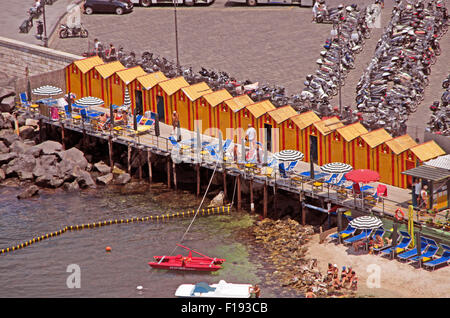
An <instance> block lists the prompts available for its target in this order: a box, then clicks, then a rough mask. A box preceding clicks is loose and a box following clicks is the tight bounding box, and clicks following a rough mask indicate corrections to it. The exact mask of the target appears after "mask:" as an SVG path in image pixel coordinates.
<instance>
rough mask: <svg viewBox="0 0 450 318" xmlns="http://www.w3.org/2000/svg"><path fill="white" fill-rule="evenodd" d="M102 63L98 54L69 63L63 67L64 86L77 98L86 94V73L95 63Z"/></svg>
mask: <svg viewBox="0 0 450 318" xmlns="http://www.w3.org/2000/svg"><path fill="white" fill-rule="evenodd" d="M101 64H103V60H102V59H101V58H100V57H98V56H92V57H88V58H85V59H81V60H77V61H74V62H72V63H70V64H69V65H68V66H66V68H65V75H66V88H67V91H68V92H71V93H74V94H75V95H76V97H77V98H81V97H84V96H88V94H89V92H88V78H87V76H86V73H87V72H89V71H90V70H91V69H93V68H94V67H95V66H97V65H101Z"/></svg>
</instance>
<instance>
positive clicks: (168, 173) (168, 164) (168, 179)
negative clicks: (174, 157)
mask: <svg viewBox="0 0 450 318" xmlns="http://www.w3.org/2000/svg"><path fill="white" fill-rule="evenodd" d="M166 163H167V186H168V187H169V189H171V188H172V184H171V180H170V170H171V168H172V167H171V165H170V157H167V162H166Z"/></svg>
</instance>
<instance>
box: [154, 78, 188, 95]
mask: <svg viewBox="0 0 450 318" xmlns="http://www.w3.org/2000/svg"><path fill="white" fill-rule="evenodd" d="M158 85H159V86H160V87H161V88H162V89H163V91H164V92H166V94H167V95H169V96H170V95H172V94H173V93H175V92H177V91H178V90H179V89H180V88H182V87H186V86H189V83H188V82H187V81H186V80H185V79H184V77H183V76H179V77H175V78H172V79H169V80H167V81H162V82H160V83H158Z"/></svg>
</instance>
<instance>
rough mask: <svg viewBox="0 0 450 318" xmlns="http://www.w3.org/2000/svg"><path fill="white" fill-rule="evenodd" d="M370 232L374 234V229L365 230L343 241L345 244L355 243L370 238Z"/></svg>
mask: <svg viewBox="0 0 450 318" xmlns="http://www.w3.org/2000/svg"><path fill="white" fill-rule="evenodd" d="M370 234H372V230H369V231H368V230H363V231H362V232H361V233H360V234H358V235H355V236H353V237H351V238H348V239H346V240H345V241H344V242H343V243H344V244H352V243H355V242H357V241H361V240H365V239H367V238H369V236H370Z"/></svg>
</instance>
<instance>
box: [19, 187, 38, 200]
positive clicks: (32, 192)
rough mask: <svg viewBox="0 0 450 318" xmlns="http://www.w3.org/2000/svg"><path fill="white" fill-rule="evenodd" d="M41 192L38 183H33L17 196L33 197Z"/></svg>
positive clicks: (22, 197)
mask: <svg viewBox="0 0 450 318" xmlns="http://www.w3.org/2000/svg"><path fill="white" fill-rule="evenodd" d="M38 192H39V187H38V186H36V185H31V186H29V187H28V188H26V189H25V190H24V191H22V193H20V194H19V195H18V196H17V198H18V199H28V198H31V197H32V196H34V195H36V194H38Z"/></svg>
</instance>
